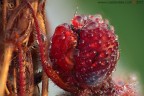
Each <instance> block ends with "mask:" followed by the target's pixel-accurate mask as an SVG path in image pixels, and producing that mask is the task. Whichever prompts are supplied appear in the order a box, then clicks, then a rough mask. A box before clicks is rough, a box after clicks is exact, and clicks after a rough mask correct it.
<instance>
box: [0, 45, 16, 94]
mask: <svg viewBox="0 0 144 96" xmlns="http://www.w3.org/2000/svg"><path fill="white" fill-rule="evenodd" d="M13 50H14V46H13V44H5V50H4V61H3V64H2V68H1V75H0V82H1V83H0V96H3V95H4V90H5V85H6V81H7V76H8V70H9V65H10V63H11V57H12V53H13Z"/></svg>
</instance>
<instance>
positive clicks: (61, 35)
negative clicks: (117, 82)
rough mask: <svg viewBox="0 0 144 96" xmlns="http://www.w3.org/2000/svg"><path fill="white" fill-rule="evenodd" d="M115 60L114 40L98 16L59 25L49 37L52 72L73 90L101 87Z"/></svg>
mask: <svg viewBox="0 0 144 96" xmlns="http://www.w3.org/2000/svg"><path fill="white" fill-rule="evenodd" d="M118 58H119V50H118V41H117V36H116V35H115V33H114V29H113V27H111V26H110V25H109V24H108V22H107V20H103V19H102V18H101V16H100V15H95V16H92V15H90V16H75V17H74V18H73V19H72V24H71V25H70V24H61V25H59V26H58V27H57V28H56V30H55V33H54V35H53V37H52V43H51V48H50V59H51V61H52V63H53V68H54V69H55V70H56V71H57V72H58V74H59V76H60V77H61V78H62V79H63V81H64V82H66V83H68V84H70V85H72V86H79V87H82V88H85V87H97V86H100V85H101V84H102V82H103V81H104V80H106V79H107V78H108V77H109V75H111V73H112V71H113V70H114V68H115V64H116V62H117V61H118Z"/></svg>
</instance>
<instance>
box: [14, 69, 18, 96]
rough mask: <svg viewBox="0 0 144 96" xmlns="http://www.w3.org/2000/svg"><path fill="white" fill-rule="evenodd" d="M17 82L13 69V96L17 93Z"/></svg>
mask: <svg viewBox="0 0 144 96" xmlns="http://www.w3.org/2000/svg"><path fill="white" fill-rule="evenodd" d="M16 80H17V74H16V68H15V67H14V70H13V85H14V94H15V96H17V95H16V93H17V84H16V82H17V81H16Z"/></svg>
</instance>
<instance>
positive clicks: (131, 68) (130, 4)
mask: <svg viewBox="0 0 144 96" xmlns="http://www.w3.org/2000/svg"><path fill="white" fill-rule="evenodd" d="M112 1H114V2H112ZM120 1H121V2H120ZM140 1H141V2H140ZM47 5H48V6H47V15H48V18H49V21H50V25H51V34H50V35H52V34H53V32H54V29H55V27H56V26H57V25H59V24H61V23H64V22H67V23H70V20H71V18H72V17H73V16H74V13H75V10H76V7H77V6H78V7H79V9H78V14H88V15H89V14H97V13H99V14H102V16H103V17H104V18H107V19H108V20H109V21H110V24H111V25H113V26H114V27H115V32H116V34H117V35H118V37H119V42H120V60H119V64H118V67H117V69H116V70H121V71H118V72H119V74H121V73H123V74H131V73H134V74H136V75H137V76H138V79H139V81H140V82H141V86H142V87H143V88H144V76H143V74H144V0H48V3H47ZM119 66H120V67H119ZM120 68H121V69H120ZM123 70H125V71H124V72H123ZM125 72H126V73H125ZM142 90H143V89H142Z"/></svg>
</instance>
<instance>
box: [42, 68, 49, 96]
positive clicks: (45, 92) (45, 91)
mask: <svg viewBox="0 0 144 96" xmlns="http://www.w3.org/2000/svg"><path fill="white" fill-rule="evenodd" d="M48 81H49V79H48V77H47V75H46V73H45V72H44V71H43V76H42V96H48V85H49V84H48V83H49V82H48Z"/></svg>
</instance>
